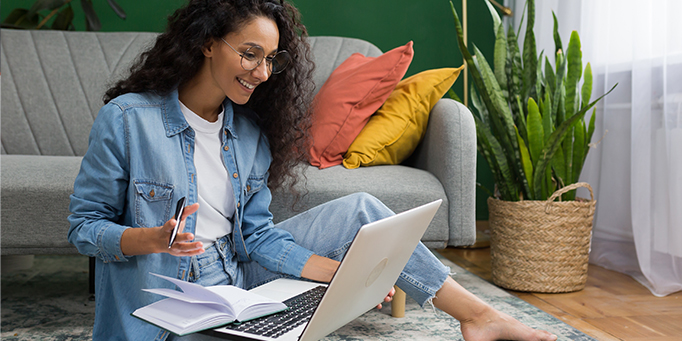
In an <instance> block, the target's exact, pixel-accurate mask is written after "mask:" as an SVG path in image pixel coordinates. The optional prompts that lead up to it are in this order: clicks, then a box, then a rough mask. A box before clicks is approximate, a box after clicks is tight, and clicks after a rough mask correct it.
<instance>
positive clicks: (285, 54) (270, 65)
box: [220, 38, 291, 75]
mask: <svg viewBox="0 0 682 341" xmlns="http://www.w3.org/2000/svg"><path fill="white" fill-rule="evenodd" d="M220 40H222V41H223V43H225V44H227V46H229V47H230V48H231V49H232V51H234V52H235V53H237V54H238V55H239V56H240V57H241V60H240V61H239V65H241V67H242V69H244V70H245V71H253V70H255V69H256V68H257V67H259V66H260V65H261V64H262V63H263V60H265V65H266V66H267V70H268V71H269V72H270V74H273V75H276V74H278V73H282V71H284V70H285V69H286V68H287V66H289V63H290V62H291V57H289V52H287V51H286V50H281V51H277V53H275V55H274V56H272V57H268V56H266V55H265V51H263V48H262V47H260V46H258V45H254V46H251V47H249V48H248V49H246V51H245V52H244V53H242V52H239V51H237V49H235V48H234V47H232V45H230V43H228V42H227V41H226V40H225V39H224V38H220ZM251 49H259V50H260V51H261V52H263V58H261V59H260V60H258V61H256V66H254V67H252V68H250V69H249V68H246V67H245V66H244V58H246V60H249V57H247V56H246V52H249V50H251ZM277 56H283V57H285V58H286V63H283V64H279V65H283V66H282V67H281V69H279V68H278V69H277V70H275V66H274V65H275V64H274V63H273V61H274V60H275V58H277Z"/></svg>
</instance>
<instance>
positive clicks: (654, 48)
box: [507, 0, 682, 296]
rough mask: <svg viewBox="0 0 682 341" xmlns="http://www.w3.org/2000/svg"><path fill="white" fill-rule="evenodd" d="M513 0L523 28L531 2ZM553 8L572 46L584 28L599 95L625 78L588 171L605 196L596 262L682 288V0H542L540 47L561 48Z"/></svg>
mask: <svg viewBox="0 0 682 341" xmlns="http://www.w3.org/2000/svg"><path fill="white" fill-rule="evenodd" d="M507 3H508V4H509V5H510V6H513V9H514V13H515V14H514V17H513V21H514V22H515V24H516V25H515V27H517V28H518V22H519V21H520V19H521V15H522V13H523V11H524V5H525V0H516V1H515V2H507ZM552 11H554V12H555V14H556V16H557V19H558V22H559V32H560V36H561V38H562V41H563V46H564V49H565V48H566V47H567V45H568V39H569V36H570V32H571V31H573V30H577V31H578V33H579V34H580V38H581V43H582V44H581V45H582V52H583V64H586V63H587V62H588V61H589V62H590V64H591V65H592V70H593V74H594V88H593V90H594V91H593V96H592V98H593V99H594V98H597V97H598V96H600V95H602V94H604V93H605V92H606V91H608V89H610V88H611V87H612V86H613V85H614V84H615V83H618V87H617V88H616V90H614V91H613V92H612V93H611V94H609V95H608V96H606V97H605V99H603V100H602V101H601V102H600V104H599V105H598V107H597V113H596V115H597V118H596V131H595V133H594V136H593V140H592V142H593V143H595V144H596V143H597V142H599V141H601V142H599V143H598V144H596V146H595V148H592V149H591V150H590V152H589V154H588V157H587V161H586V163H585V167H584V169H583V173H582V174H581V181H586V182H588V183H590V185H591V186H592V188H593V189H594V190H595V196H596V199H597V210H596V212H595V219H594V230H593V238H592V250H591V253H590V262H591V263H593V264H597V265H600V266H603V267H605V268H608V269H612V270H616V271H619V272H623V273H626V274H629V275H631V276H632V277H634V278H635V279H636V280H638V281H639V282H640V283H642V284H643V285H644V286H646V287H647V288H649V290H650V291H651V292H652V293H653V294H654V295H656V296H664V295H667V294H670V293H673V292H676V291H679V290H682V19H680V17H679V15H680V13H682V1H680V0H649V1H640V0H536V21H535V22H536V26H535V30H534V31H535V34H536V41H537V45H538V51H540V50H543V49H544V50H545V51H553V49H554V40H553V38H552V34H553V19H552ZM524 21H525V20H524ZM524 30H525V27H522V31H521V32H524ZM520 36H521V37H522V36H523V33H521V35H520ZM521 46H523V45H522V44H521ZM578 195H579V196H582V197H588V198H589V193H588V192H586V191H582V192H579V193H578Z"/></svg>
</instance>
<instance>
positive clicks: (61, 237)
mask: <svg viewBox="0 0 682 341" xmlns="http://www.w3.org/2000/svg"><path fill="white" fill-rule="evenodd" d="M81 159H82V158H81V157H76V156H45V155H43V156H38V155H2V174H1V176H2V198H1V200H2V225H3V229H2V254H3V255H5V254H45V253H51V254H56V253H78V251H77V250H76V248H75V247H74V246H73V245H71V244H69V241H68V239H67V234H68V232H69V221H68V220H67V219H66V218H67V217H68V216H69V214H70V212H69V202H70V198H69V196H70V195H71V194H72V193H73V183H74V181H75V179H76V175H78V170H79V169H80V164H81ZM5 227H9V228H5Z"/></svg>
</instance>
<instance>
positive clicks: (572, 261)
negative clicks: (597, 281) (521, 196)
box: [488, 182, 596, 293]
mask: <svg viewBox="0 0 682 341" xmlns="http://www.w3.org/2000/svg"><path fill="white" fill-rule="evenodd" d="M578 187H586V188H588V189H589V190H590V195H591V196H592V199H591V200H589V201H588V200H585V199H579V200H576V201H563V202H562V201H559V202H555V201H554V200H555V199H556V198H557V197H558V198H560V197H561V194H563V193H566V192H568V191H570V190H573V189H576V188H578ZM595 206H596V201H595V200H594V194H593V193H592V188H591V187H590V185H589V184H587V183H584V182H579V183H575V184H572V185H570V186H566V187H564V188H562V189H560V190H558V191H556V192H555V193H554V194H552V196H551V197H550V198H549V199H547V201H537V200H525V201H516V202H510V201H502V200H499V199H494V198H488V208H489V212H490V218H489V219H490V229H491V231H492V236H491V243H490V246H491V257H492V275H493V282H494V283H495V284H496V285H498V286H501V287H504V288H507V289H511V290H517V291H531V292H543V293H558V292H571V291H577V290H582V289H583V288H584V287H585V282H586V281H587V262H588V258H589V251H590V239H591V235H592V218H593V217H594V209H595Z"/></svg>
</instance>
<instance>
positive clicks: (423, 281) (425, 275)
mask: <svg viewBox="0 0 682 341" xmlns="http://www.w3.org/2000/svg"><path fill="white" fill-rule="evenodd" d="M425 269H428V270H425ZM448 276H450V268H449V267H447V266H445V265H443V263H442V262H441V261H440V260H439V259H438V258H437V257H435V256H434V255H433V254H432V253H431V251H429V250H428V249H427V248H426V247H425V246H424V245H423V244H421V243H419V245H418V246H417V249H416V250H415V252H414V254H413V255H412V258H410V261H409V262H408V264H407V266H406V267H405V270H403V272H402V273H401V274H400V276H399V277H398V280H397V281H396V285H397V286H398V288H400V289H401V290H403V291H404V292H405V293H406V294H407V295H408V296H410V297H411V298H412V299H414V300H415V301H417V303H418V304H419V306H421V307H424V305H425V304H426V302H429V301H430V300H431V299H432V298H433V297H434V296H435V295H436V292H438V290H440V288H441V287H443V284H444V283H445V280H446V279H447V278H448Z"/></svg>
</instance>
